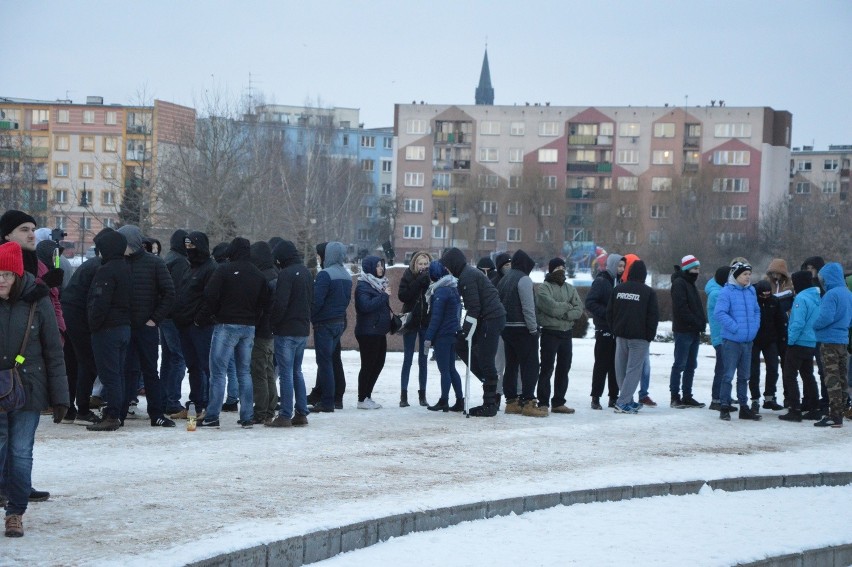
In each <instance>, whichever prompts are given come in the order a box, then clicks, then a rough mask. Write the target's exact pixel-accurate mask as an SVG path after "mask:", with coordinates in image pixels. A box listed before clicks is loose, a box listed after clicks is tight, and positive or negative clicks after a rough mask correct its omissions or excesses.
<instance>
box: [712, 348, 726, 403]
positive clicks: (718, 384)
mask: <svg viewBox="0 0 852 567" xmlns="http://www.w3.org/2000/svg"><path fill="white" fill-rule="evenodd" d="M713 350H715V351H716V366H715V367H714V368H713V386H711V388H710V395H711V396H712V397H713V399H714V400H718V399H719V396H721V394H720V392H721V390H722V378H723V377H724V376H725V361H724V359H723V357H722V345H713Z"/></svg>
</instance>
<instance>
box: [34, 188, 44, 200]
mask: <svg viewBox="0 0 852 567" xmlns="http://www.w3.org/2000/svg"><path fill="white" fill-rule="evenodd" d="M33 200H34V201H35V202H36V203H47V189H36V190H35V192H34V193H33Z"/></svg>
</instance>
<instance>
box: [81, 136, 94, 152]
mask: <svg viewBox="0 0 852 567" xmlns="http://www.w3.org/2000/svg"><path fill="white" fill-rule="evenodd" d="M80 151H81V152H93V151H95V137H94V136H80Z"/></svg>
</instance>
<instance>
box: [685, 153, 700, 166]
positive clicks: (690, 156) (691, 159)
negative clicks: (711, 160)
mask: <svg viewBox="0 0 852 567" xmlns="http://www.w3.org/2000/svg"><path fill="white" fill-rule="evenodd" d="M700 160H701V152H692V151H688V152H683V163H685V164H689V165H698V164H699V161H700Z"/></svg>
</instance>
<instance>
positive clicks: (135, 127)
mask: <svg viewBox="0 0 852 567" xmlns="http://www.w3.org/2000/svg"><path fill="white" fill-rule="evenodd" d="M127 133H128V134H150V133H151V127H150V126H145V125H144V124H128V125H127Z"/></svg>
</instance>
